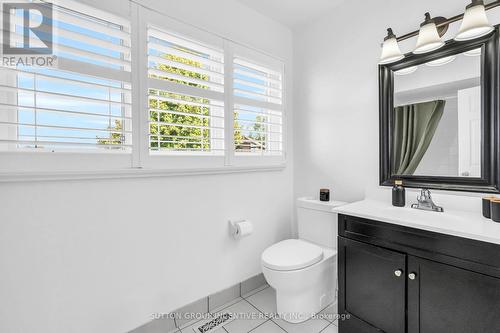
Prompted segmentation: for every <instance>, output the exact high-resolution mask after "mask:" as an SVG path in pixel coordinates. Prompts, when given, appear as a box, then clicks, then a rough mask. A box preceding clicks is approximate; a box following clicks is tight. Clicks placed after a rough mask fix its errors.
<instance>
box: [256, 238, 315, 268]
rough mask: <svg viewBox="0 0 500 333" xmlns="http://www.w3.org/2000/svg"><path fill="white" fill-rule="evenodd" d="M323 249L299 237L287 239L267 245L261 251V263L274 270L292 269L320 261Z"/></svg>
mask: <svg viewBox="0 0 500 333" xmlns="http://www.w3.org/2000/svg"><path fill="white" fill-rule="evenodd" d="M323 256H324V253H323V249H322V248H321V247H320V246H318V245H315V244H312V243H309V242H306V241H303V240H301V239H287V240H284V241H281V242H279V243H276V244H274V245H272V246H270V247H268V248H267V249H266V250H265V251H264V252H263V253H262V264H263V265H264V266H265V267H267V268H269V269H272V270H276V271H293V270H298V269H302V268H305V267H308V266H311V265H314V264H316V263H318V262H320V261H321V260H322V259H323Z"/></svg>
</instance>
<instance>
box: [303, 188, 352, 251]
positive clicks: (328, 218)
mask: <svg viewBox="0 0 500 333" xmlns="http://www.w3.org/2000/svg"><path fill="white" fill-rule="evenodd" d="M345 204H346V202H341V201H328V202H324V201H319V200H317V199H311V198H299V199H297V225H298V233H299V234H298V236H299V238H300V239H303V240H306V241H309V242H312V243H315V244H318V245H321V246H325V247H329V248H332V249H337V236H338V221H337V213H334V212H332V209H333V208H334V207H338V206H342V205H345Z"/></svg>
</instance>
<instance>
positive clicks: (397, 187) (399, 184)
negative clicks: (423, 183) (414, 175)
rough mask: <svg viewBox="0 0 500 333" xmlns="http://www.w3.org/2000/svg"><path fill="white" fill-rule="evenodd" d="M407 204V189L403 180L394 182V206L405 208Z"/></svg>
mask: <svg viewBox="0 0 500 333" xmlns="http://www.w3.org/2000/svg"><path fill="white" fill-rule="evenodd" d="M405 204H406V194H405V188H404V187H403V181H402V180H396V181H394V187H393V188H392V205H393V206H395V207H404V206H405Z"/></svg>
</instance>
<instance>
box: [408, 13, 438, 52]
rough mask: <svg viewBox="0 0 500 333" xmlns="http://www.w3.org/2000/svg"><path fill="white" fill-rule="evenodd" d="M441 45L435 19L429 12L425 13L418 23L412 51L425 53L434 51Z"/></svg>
mask: <svg viewBox="0 0 500 333" xmlns="http://www.w3.org/2000/svg"><path fill="white" fill-rule="evenodd" d="M443 46H444V42H443V40H442V39H441V36H440V34H439V32H438V29H437V26H436V20H435V19H433V18H431V15H430V14H429V13H425V21H424V22H422V24H421V25H420V31H419V33H418V40H417V46H416V48H415V50H414V51H413V53H415V54H422V53H427V52H431V51H435V50H437V49H439V48H441V47H443Z"/></svg>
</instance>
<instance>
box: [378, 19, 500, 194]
mask: <svg viewBox="0 0 500 333" xmlns="http://www.w3.org/2000/svg"><path fill="white" fill-rule="evenodd" d="M499 36H500V34H499V28H498V26H496V27H495V31H494V32H492V33H491V34H488V35H487V36H484V37H481V38H478V39H475V40H472V41H466V42H457V41H455V40H450V41H447V42H446V44H445V46H443V47H442V48H441V49H438V50H436V51H434V52H430V53H427V54H420V55H416V54H412V53H409V54H406V55H405V58H404V59H403V60H401V61H398V62H395V63H392V64H388V65H379V94H380V95H379V139H380V170H379V174H380V185H381V186H392V185H394V180H396V179H401V180H403V182H404V184H405V186H406V187H414V188H429V189H439V190H450V191H467V192H488V193H500V115H499V108H498V107H499V106H498V101H499V96H500V90H499V80H500V78H499V76H500V75H499V62H500V60H499V57H500V50H499ZM479 47H481V48H482V51H483V52H482V54H481V134H482V136H481V162H482V164H481V177H476V178H472V177H471V178H467V177H440V176H413V175H394V174H392V170H391V150H392V141H393V139H392V135H391V128H392V127H393V112H392V111H393V108H394V72H395V71H398V70H401V69H404V68H407V67H412V66H416V65H420V64H423V63H426V62H429V61H432V60H437V59H440V58H443V57H447V56H451V55H455V54H459V53H463V52H467V51H471V50H474V49H477V48H479Z"/></svg>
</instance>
